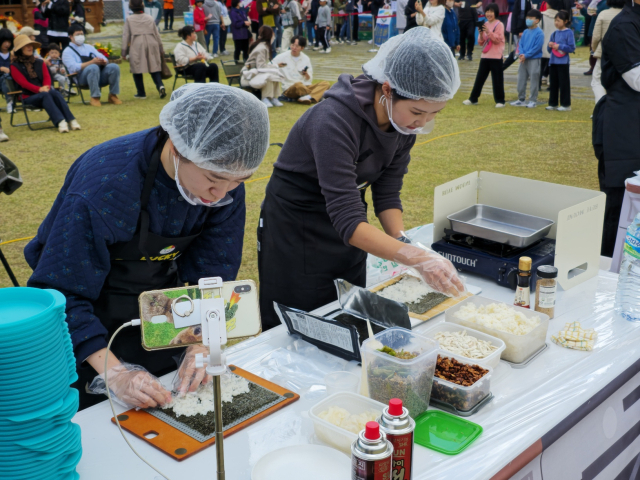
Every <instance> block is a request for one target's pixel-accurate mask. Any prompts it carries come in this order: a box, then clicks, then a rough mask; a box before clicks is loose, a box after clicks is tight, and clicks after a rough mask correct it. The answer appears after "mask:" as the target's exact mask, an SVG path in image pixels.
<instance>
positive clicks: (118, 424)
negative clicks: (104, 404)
mask: <svg viewBox="0 0 640 480" xmlns="http://www.w3.org/2000/svg"><path fill="white" fill-rule="evenodd" d="M139 325H140V320H132V321H130V322H127V323H125V324H123V325H121V326H120V328H118V329H117V330H116V331H115V332H114V334H113V335H112V336H111V339H110V340H109V344H108V345H107V353H106V354H105V356H104V384H105V387H106V389H107V397H109V405H111V411H112V412H113V418H114V419H115V421H116V425H117V426H118V430H120V434H121V435H122V438H124V441H125V442H127V445H129V448H130V449H131V450H133V453H135V454H136V455H137V456H138V458H139V459H140V460H142V461H143V462H144V463H146V464H147V465H149V466H150V467H151V468H153V469H154V470H155V471H156V472H158V473H159V474H160V475H162V477H163V478H164V479H165V480H171V479H170V478H169V477H168V476H167V475H165V474H164V473H162V472H161V471H160V470H158V469H157V468H156V467H154V466H153V465H151V464H150V463H149V462H147V461H146V460H145V459H144V458H142V455H140V454H139V453H138V452H137V451H136V449H135V448H133V445H131V444H130V443H129V440H127V437H126V436H125V434H124V432H123V431H122V427H121V426H120V421H119V420H118V415H116V409H115V407H114V406H113V401H112V400H111V391H110V390H109V379H108V377H107V360H108V359H109V351H110V350H111V344H112V343H113V339H114V338H116V335H118V333H119V332H120V330H122V329H123V328H125V327H135V326H139Z"/></svg>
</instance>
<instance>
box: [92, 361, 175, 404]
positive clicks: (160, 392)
mask: <svg viewBox="0 0 640 480" xmlns="http://www.w3.org/2000/svg"><path fill="white" fill-rule="evenodd" d="M107 380H108V381H109V390H111V395H112V397H113V396H114V395H115V397H116V398H115V400H116V401H117V402H118V403H120V404H121V405H124V406H125V407H136V408H154V407H157V406H159V405H164V404H165V403H169V402H171V392H169V391H168V390H167V389H165V388H164V387H163V386H162V384H161V383H160V381H159V380H158V379H157V378H156V377H154V376H153V375H151V374H150V373H149V372H147V371H146V370H145V369H144V368H143V367H141V366H139V365H132V364H129V363H121V364H120V365H116V366H114V367H112V368H110V369H109V370H108V371H107ZM89 390H90V391H91V393H104V394H105V395H106V394H107V388H106V384H105V381H104V375H98V376H97V377H96V378H94V379H93V382H91V385H90V387H89Z"/></svg>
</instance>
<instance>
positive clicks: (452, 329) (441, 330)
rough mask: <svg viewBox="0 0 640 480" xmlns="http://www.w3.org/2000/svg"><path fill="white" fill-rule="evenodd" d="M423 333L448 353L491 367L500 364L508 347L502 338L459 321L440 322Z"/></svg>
mask: <svg viewBox="0 0 640 480" xmlns="http://www.w3.org/2000/svg"><path fill="white" fill-rule="evenodd" d="M421 333H422V335H424V336H425V337H427V338H431V339H433V340H435V341H437V342H438V344H439V345H440V349H441V350H443V351H445V352H446V353H452V354H453V355H457V356H459V357H460V358H462V359H463V360H467V361H469V362H477V363H478V364H480V365H488V366H489V367H491V368H496V367H497V366H498V364H499V363H500V355H501V354H502V352H503V351H504V349H505V348H507V346H506V345H505V343H504V342H503V341H502V340H501V339H499V338H497V337H494V336H492V335H487V334H486V333H482V332H479V331H477V330H474V329H472V328H467V327H463V326H462V325H458V324H457V323H449V322H442V323H438V324H437V325H434V326H433V327H431V328H430V329H428V330H426V331H424V332H421Z"/></svg>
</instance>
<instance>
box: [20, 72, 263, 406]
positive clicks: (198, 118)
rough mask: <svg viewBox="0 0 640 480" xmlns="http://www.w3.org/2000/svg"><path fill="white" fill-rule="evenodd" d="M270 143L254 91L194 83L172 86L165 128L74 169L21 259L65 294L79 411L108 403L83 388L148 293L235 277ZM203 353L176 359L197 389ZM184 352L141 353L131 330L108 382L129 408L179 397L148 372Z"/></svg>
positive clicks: (98, 150)
mask: <svg viewBox="0 0 640 480" xmlns="http://www.w3.org/2000/svg"><path fill="white" fill-rule="evenodd" d="M239 138H241V139H243V140H244V141H239V140H238V139H239ZM268 143H269V117H268V114H267V109H266V107H265V106H264V105H263V104H262V102H260V101H259V100H257V99H256V97H255V96H253V95H251V94H249V93H246V92H244V91H243V90H241V89H238V88H232V87H228V86H226V85H220V84H219V83H208V84H189V85H185V86H183V87H181V88H180V89H178V90H176V91H175V92H173V94H172V96H171V101H170V102H169V103H168V104H167V105H166V106H165V107H164V108H163V109H162V112H161V113H160V126H159V127H156V128H152V129H150V130H145V131H142V132H138V133H134V134H131V135H126V136H124V137H120V138H116V139H113V140H110V141H108V142H105V143H103V144H101V145H98V146H96V147H94V148H92V149H90V150H89V151H87V152H86V153H84V154H83V155H81V156H80V158H78V160H76V162H75V163H74V164H73V165H72V166H71V168H70V169H69V172H68V174H67V178H66V179H65V182H64V185H63V186H62V189H61V190H60V193H59V195H58V197H57V198H56V200H55V202H54V204H53V206H52V208H51V211H50V212H49V214H48V215H47V217H46V218H45V220H44V221H43V222H42V225H41V226H40V228H39V229H38V234H37V236H36V237H35V238H34V239H33V240H32V241H31V242H30V243H29V244H28V245H27V247H26V248H25V257H26V259H27V262H28V263H29V265H30V266H31V267H32V268H33V275H32V276H31V278H30V279H29V282H28V285H29V286H32V287H39V288H54V289H56V290H59V291H60V292H62V293H64V295H65V296H66V298H67V306H66V312H67V323H68V325H69V331H70V333H71V339H72V342H73V347H74V352H75V356H76V364H77V371H78V377H79V379H78V382H77V383H76V384H75V387H76V388H78V390H79V392H80V408H81V409H82V408H86V407H88V406H90V405H92V404H95V403H98V402H99V401H101V400H102V398H100V397H97V396H92V395H88V394H87V392H88V389H87V387H88V385H90V384H91V382H92V380H93V379H94V377H95V376H96V374H99V375H101V374H103V373H104V358H105V352H106V347H107V342H108V340H109V338H110V337H111V335H113V333H114V331H115V330H116V329H117V328H118V327H120V326H121V325H122V324H124V323H126V322H129V321H131V320H132V319H136V318H139V316H140V314H139V308H138V296H139V295H140V293H142V292H144V291H149V290H159V289H165V288H172V287H177V286H179V285H184V284H185V283H186V282H188V283H189V284H191V285H193V284H196V285H197V284H198V280H199V279H200V278H204V277H213V276H219V277H222V279H223V280H224V281H228V280H233V279H235V277H236V274H237V273H238V268H239V267H240V261H241V256H242V241H243V237H244V224H245V191H244V185H243V182H244V181H245V180H246V179H248V178H249V177H250V176H251V175H252V174H253V173H254V172H255V170H256V169H257V168H258V166H259V165H260V163H261V161H262V158H263V157H264V154H265V152H266V149H267V147H268ZM201 351H203V347H202V346H201V345H200V346H199V347H198V346H195V347H194V346H192V347H189V348H188V349H187V352H186V353H185V357H184V358H185V359H184V361H183V364H182V366H181V368H180V372H181V377H182V381H183V382H182V383H183V384H186V385H188V386H189V388H190V389H192V390H195V388H197V387H198V385H199V384H200V383H201V382H204V381H206V380H207V379H206V376H205V372H204V369H196V368H195V358H194V357H195V354H196V353H198V352H201ZM178 354H180V351H179V350H177V349H167V350H156V351H153V352H148V351H145V350H143V349H142V347H141V344H140V332H139V330H137V329H134V328H131V329H128V330H124V331H123V332H122V334H120V335H119V336H118V339H117V341H116V342H114V344H113V348H112V351H111V352H110V353H109V365H108V375H109V386H110V389H111V391H112V392H113V393H115V395H116V396H117V397H118V398H119V399H120V400H121V401H122V402H123V403H126V404H127V405H132V406H137V407H153V406H156V405H162V404H164V403H165V402H167V401H168V400H169V399H170V398H171V395H170V393H169V392H167V391H166V390H165V389H164V388H163V387H162V386H161V385H160V384H159V383H158V382H157V381H156V380H155V379H154V378H153V376H152V375H150V374H149V372H150V373H151V374H153V375H157V376H159V375H164V374H166V373H168V372H170V371H172V370H174V369H175V363H174V361H173V359H172V357H173V356H174V355H178ZM121 360H122V362H123V363H121ZM139 366H142V367H144V368H145V369H146V370H144V369H140V368H139ZM187 376H188V378H185V377H187Z"/></svg>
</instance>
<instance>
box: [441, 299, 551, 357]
mask: <svg viewBox="0 0 640 480" xmlns="http://www.w3.org/2000/svg"><path fill="white" fill-rule="evenodd" d="M445 321H447V322H451V323H456V324H458V325H462V326H463V327H466V328H471V329H473V330H478V331H480V332H484V333H486V334H488V335H491V336H493V337H497V338H499V339H500V340H502V341H503V342H504V343H505V345H506V348H505V350H504V351H503V352H502V355H501V357H500V358H502V359H503V360H506V361H508V362H512V363H524V362H526V361H527V360H528V359H529V357H531V356H532V355H533V354H535V353H536V352H537V351H538V350H540V349H541V348H542V347H543V346H544V344H545V341H546V339H547V330H548V328H549V316H548V315H545V314H543V313H541V312H536V311H533V310H530V309H528V308H522V307H517V306H515V305H508V304H505V303H503V302H500V301H498V300H493V299H490V298H485V297H480V296H477V295H475V296H473V297H469V298H468V299H466V300H465V301H463V302H460V303H459V304H458V305H455V306H453V307H451V308H450V309H449V310H447V311H446V312H445Z"/></svg>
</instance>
